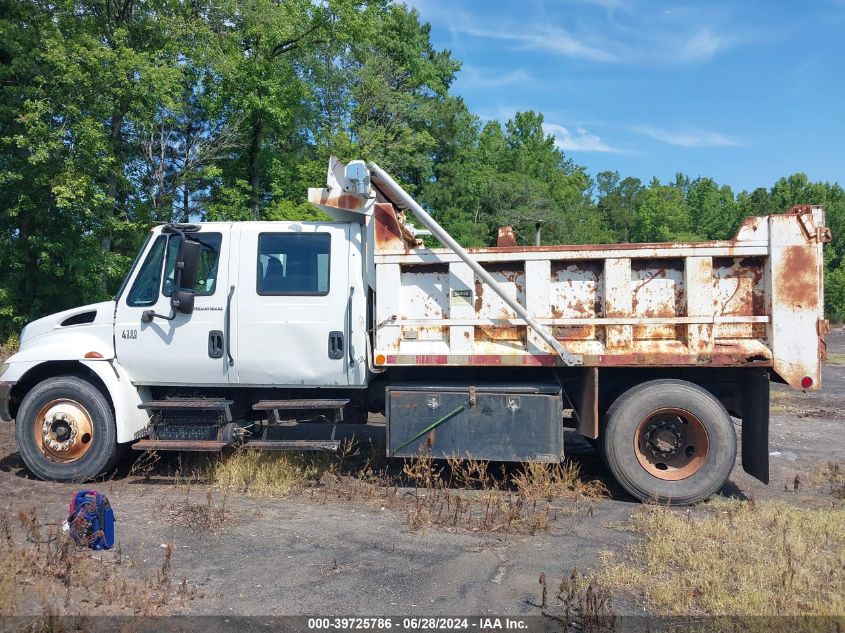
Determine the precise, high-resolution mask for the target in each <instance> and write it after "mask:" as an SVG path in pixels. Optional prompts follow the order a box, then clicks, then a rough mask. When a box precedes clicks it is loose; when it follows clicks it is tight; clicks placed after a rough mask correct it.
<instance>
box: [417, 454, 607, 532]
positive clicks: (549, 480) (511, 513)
mask: <svg viewBox="0 0 845 633" xmlns="http://www.w3.org/2000/svg"><path fill="white" fill-rule="evenodd" d="M403 474H404V476H405V477H406V478H407V479H408V480H409V482H411V483H413V485H414V492H413V493H412V494H411V495H410V500H409V503H407V505H406V508H405V515H406V523H407V525H408V527H410V528H411V529H413V530H418V529H421V528H425V527H429V526H432V527H438V528H448V529H458V530H466V531H471V532H487V533H502V534H511V533H528V534H534V533H536V532H539V531H545V530H548V529H549V526H550V524H551V522H552V521H553V520H554V519H556V518H557V517H558V516H559V515H568V516H570V517H572V518H573V522H574V521H575V519H576V518H577V516H578V515H579V513H581V514H587V513H591V512H592V510H591V508H587V509H585V508H582V507H580V506H579V505H578V501H579V500H585V499H586V500H591V499H596V498H599V497H602V496H605V495H606V490H605V488H604V486H603V485H602V484H601V483H600V482H597V481H591V482H584V481H583V480H582V479H581V477H580V473H579V470H578V467H577V466H576V465H575V464H573V463H571V462H566V463H564V464H536V463H529V464H523V465H522V466H521V467H520V469H519V470H518V471H517V472H516V473H515V474H509V473H508V472H507V470H506V469H505V468H502V470H501V472H499V473H491V472H490V468H489V464H488V463H487V462H483V461H474V460H461V459H449V460H447V462H446V464H445V465H443V464H442V463H439V462H437V461H435V460H433V459H432V458H431V457H430V456H428V455H426V454H425V453H424V452H423V453H421V454H420V455H419V456H418V457H417V458H416V459H414V460H410V461H406V462H405V466H404V468H403ZM562 499H565V500H567V501H568V503H567V504H566V505H565V506H556V505H555V502H556V501H559V500H562Z"/></svg>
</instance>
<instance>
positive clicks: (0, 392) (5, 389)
mask: <svg viewBox="0 0 845 633" xmlns="http://www.w3.org/2000/svg"><path fill="white" fill-rule="evenodd" d="M14 386H15V383H13V382H0V420H5V421H6V422H11V421H12V414H11V413H10V412H9V396H10V395H11V393H12V387H14Z"/></svg>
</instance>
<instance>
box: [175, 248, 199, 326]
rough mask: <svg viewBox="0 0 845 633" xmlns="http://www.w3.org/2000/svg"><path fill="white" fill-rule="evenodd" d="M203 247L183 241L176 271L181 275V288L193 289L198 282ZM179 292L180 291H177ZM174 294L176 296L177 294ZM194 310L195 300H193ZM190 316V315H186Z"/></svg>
mask: <svg viewBox="0 0 845 633" xmlns="http://www.w3.org/2000/svg"><path fill="white" fill-rule="evenodd" d="M201 252H202V245H201V244H200V243H199V242H194V241H192V240H186V239H183V240H182V245H181V246H180V247H179V258H178V260H177V262H176V270H177V271H178V272H179V274H178V275H177V277H176V281H177V282H178V285H179V288H193V287H194V284H195V283H196V282H197V269H198V268H199V265H200V253H201ZM177 292H178V289H177ZM173 294H176V293H175V292H174V293H173ZM191 305H192V308H193V300H192V303H191ZM186 314H188V313H186Z"/></svg>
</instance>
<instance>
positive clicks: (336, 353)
mask: <svg viewBox="0 0 845 633" xmlns="http://www.w3.org/2000/svg"><path fill="white" fill-rule="evenodd" d="M329 358H331V359H332V360H338V359H341V358H343V332H329Z"/></svg>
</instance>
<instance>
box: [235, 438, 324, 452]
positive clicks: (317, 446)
mask: <svg viewBox="0 0 845 633" xmlns="http://www.w3.org/2000/svg"><path fill="white" fill-rule="evenodd" d="M242 448H254V449H257V450H261V451H330V452H332V453H336V452H337V450H338V448H340V442H339V441H338V440H252V441H251V442H247V443H246V444H243V445H242Z"/></svg>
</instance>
